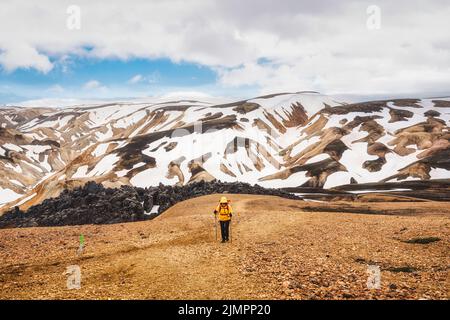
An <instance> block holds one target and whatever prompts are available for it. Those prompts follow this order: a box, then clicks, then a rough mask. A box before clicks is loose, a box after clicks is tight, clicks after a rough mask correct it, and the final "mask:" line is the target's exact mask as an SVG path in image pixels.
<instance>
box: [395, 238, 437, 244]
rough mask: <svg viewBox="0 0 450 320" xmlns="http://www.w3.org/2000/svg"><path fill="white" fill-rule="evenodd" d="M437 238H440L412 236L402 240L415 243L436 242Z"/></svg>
mask: <svg viewBox="0 0 450 320" xmlns="http://www.w3.org/2000/svg"><path fill="white" fill-rule="evenodd" d="M439 240H441V239H440V238H438V237H426V238H413V239H409V240H406V241H404V242H406V243H415V244H428V243H432V242H436V241H439Z"/></svg>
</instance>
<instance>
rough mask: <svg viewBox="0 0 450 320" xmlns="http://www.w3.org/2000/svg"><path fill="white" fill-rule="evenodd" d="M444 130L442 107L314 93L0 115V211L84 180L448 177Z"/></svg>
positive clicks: (279, 182) (276, 183)
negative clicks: (355, 100) (337, 98)
mask: <svg viewBox="0 0 450 320" xmlns="http://www.w3.org/2000/svg"><path fill="white" fill-rule="evenodd" d="M449 120H450V98H439V99H421V100H418V99H400V100H399V99H397V100H390V101H373V102H365V103H356V104H345V103H342V102H338V101H335V100H334V99H332V98H330V97H328V96H324V95H321V94H318V93H313V92H303V93H284V94H273V95H268V96H263V97H258V98H254V99H250V100H243V101H237V102H232V103H226V104H217V102H204V101H203V102H202V101H194V100H176V101H175V100H174V101H139V102H133V103H131V102H128V103H127V102H123V103H109V104H101V105H85V106H75V107H70V108H63V109H57V108H47V109H42V108H39V109H38V108H36V109H33V108H20V107H8V108H0V121H1V122H0V175H2V177H3V179H2V180H1V181H0V206H2V205H3V209H5V208H9V207H11V206H15V205H19V206H22V207H23V208H27V207H29V206H30V205H33V204H36V203H39V202H41V201H43V200H44V199H46V198H48V197H54V196H57V195H58V194H59V193H60V192H61V191H62V190H63V189H64V188H73V187H76V186H80V185H83V184H84V183H86V182H87V181H89V180H95V181H97V182H101V183H103V184H104V185H105V186H120V185H124V184H131V185H134V186H140V187H146V186H155V185H158V184H160V183H163V184H169V185H175V184H178V185H184V184H187V183H190V182H192V181H199V180H206V181H209V180H213V179H219V180H222V181H244V182H249V183H252V184H254V183H258V184H260V185H262V186H264V187H297V186H308V187H315V188H322V187H323V188H331V187H335V186H338V185H343V184H349V183H367V182H379V181H404V180H410V179H435V178H441V179H442V178H450V171H449V170H450V142H449V141H450V132H449V127H448V124H449Z"/></svg>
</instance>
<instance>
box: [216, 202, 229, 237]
mask: <svg viewBox="0 0 450 320" xmlns="http://www.w3.org/2000/svg"><path fill="white" fill-rule="evenodd" d="M217 214H218V215H219V222H220V231H221V233H222V243H224V242H227V241H228V240H229V228H230V221H231V217H232V216H233V209H232V208H231V205H230V204H229V201H228V200H227V197H222V198H220V202H219V205H218V206H217V208H216V210H214V215H217Z"/></svg>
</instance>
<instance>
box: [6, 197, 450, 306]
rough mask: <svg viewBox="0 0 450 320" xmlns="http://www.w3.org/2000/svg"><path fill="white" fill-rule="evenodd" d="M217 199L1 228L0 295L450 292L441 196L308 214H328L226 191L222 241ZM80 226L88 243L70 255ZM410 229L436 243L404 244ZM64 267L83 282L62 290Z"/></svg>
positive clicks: (396, 295) (400, 295)
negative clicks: (90, 221) (377, 275)
mask: <svg viewBox="0 0 450 320" xmlns="http://www.w3.org/2000/svg"><path fill="white" fill-rule="evenodd" d="M219 196H220V195H211V196H204V197H200V198H196V199H191V200H188V201H185V202H182V203H179V204H177V205H175V206H174V207H172V208H171V209H169V210H168V211H167V212H165V213H164V214H162V215H161V216H159V217H158V218H156V219H154V220H152V221H146V222H136V223H126V224H117V225H103V226H92V225H89V226H74V227H52V228H27V229H5V230H0V261H1V265H0V298H2V299H52V298H56V299H73V298H74V299H110V298H111V299H127V298H130V299H332V298H335V299H355V298H363V299H380V298H387V299H420V298H424V299H448V298H449V297H450V294H449V292H450V290H449V274H448V271H449V270H448V266H449V262H450V259H449V252H450V251H449V238H450V233H449V226H450V206H449V203H442V202H441V203H437V202H421V203H411V202H409V203H348V202H347V203H342V204H341V205H342V208H345V209H346V208H349V207H352V208H360V209H363V211H364V210H366V209H367V210H372V211H371V212H372V213H373V212H381V213H388V212H390V211H392V212H395V214H396V215H379V214H357V213H344V212H328V213H327V212H305V210H306V209H307V208H309V209H308V210H311V207H315V206H316V207H318V208H320V210H322V211H326V210H325V209H324V204H323V203H315V202H303V201H295V200H286V199H281V198H277V197H270V196H256V195H230V197H231V199H232V200H233V206H234V208H235V211H236V212H237V214H235V216H234V221H233V231H232V232H233V242H232V243H228V244H220V243H218V242H216V241H215V232H214V219H213V216H212V214H211V211H212V209H213V207H214V206H215V204H216V202H217V200H218V199H219ZM339 205H340V204H339V203H333V205H332V206H333V207H334V208H335V207H336V206H339ZM80 233H83V234H84V236H85V241H86V247H85V250H84V253H83V254H82V255H81V256H78V255H77V249H78V245H79V235H80ZM417 237H438V238H440V239H441V240H439V241H437V242H433V243H429V244H412V243H405V242H403V241H405V240H409V239H412V238H417ZM368 264H374V265H378V266H380V268H381V289H379V290H377V289H368V288H367V286H366V281H367V278H368V273H367V265H368ZM69 265H79V266H80V268H81V272H82V282H81V289H79V290H68V289H67V287H66V277H67V276H66V275H64V272H65V271H66V267H67V266H69ZM395 268H397V269H395ZM398 268H400V269H398ZM405 271H407V272H405Z"/></svg>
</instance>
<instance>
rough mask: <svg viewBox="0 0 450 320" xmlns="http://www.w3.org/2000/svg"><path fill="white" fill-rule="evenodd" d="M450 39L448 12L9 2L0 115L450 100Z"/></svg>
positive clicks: (1, 16) (437, 0)
mask: <svg viewBox="0 0 450 320" xmlns="http://www.w3.org/2000/svg"><path fill="white" fill-rule="evenodd" d="M78 13H80V14H79V15H78ZM449 30H450V1H448V0H426V1H425V0H409V1H402V0H397V1H361V0H357V1H356V0H355V1H353V0H346V1H336V0H321V1H306V0H278V1H269V0H255V1H250V0H245V1H243V0H226V1H221V0H217V1H214V0H179V1H177V0H175V1H170V0H169V1H168V0H164V1H162V0H133V1H132V0H128V1H111V0H110V1H95V2H94V1H81V0H70V1H65V0H54V1H51V0H41V1H27V0H24V1H21V0H2V1H1V2H0V103H13V102H18V101H23V100H30V99H41V98H75V99H107V98H125V97H143V96H152V95H164V94H167V93H170V92H180V93H189V92H199V93H204V94H209V95H215V96H228V97H251V96H256V95H259V94H265V93H274V92H280V91H282V92H286V91H303V90H314V91H320V92H322V93H325V94H333V95H349V96H354V97H358V98H359V99H364V98H367V99H368V98H372V97H378V96H379V97H382V96H408V95H410V96H442V95H447V96H449V95H450V31H449Z"/></svg>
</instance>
